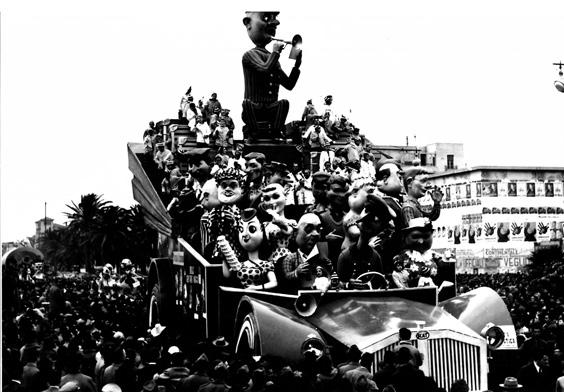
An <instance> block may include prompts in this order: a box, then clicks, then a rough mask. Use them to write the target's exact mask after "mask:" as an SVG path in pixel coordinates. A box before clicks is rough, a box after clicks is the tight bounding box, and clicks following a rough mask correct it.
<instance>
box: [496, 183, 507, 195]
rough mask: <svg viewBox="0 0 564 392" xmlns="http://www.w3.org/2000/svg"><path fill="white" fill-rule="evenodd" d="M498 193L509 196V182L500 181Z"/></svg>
mask: <svg viewBox="0 0 564 392" xmlns="http://www.w3.org/2000/svg"><path fill="white" fill-rule="evenodd" d="M497 193H498V196H499V197H507V183H506V182H500V183H498V184H497Z"/></svg>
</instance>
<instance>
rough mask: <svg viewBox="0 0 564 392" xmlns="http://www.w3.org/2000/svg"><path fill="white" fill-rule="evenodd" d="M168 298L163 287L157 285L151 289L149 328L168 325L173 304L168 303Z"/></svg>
mask: <svg viewBox="0 0 564 392" xmlns="http://www.w3.org/2000/svg"><path fill="white" fill-rule="evenodd" d="M168 302H169V300H168V296H167V295H166V294H164V293H163V290H162V288H161V285H160V284H159V283H155V284H154V285H153V288H152V289H151V293H150V296H149V304H148V309H147V310H148V312H147V313H148V318H149V327H150V328H152V327H154V326H155V325H156V324H157V323H159V324H161V325H167V324H168V317H169V314H170V307H171V304H169V303H168Z"/></svg>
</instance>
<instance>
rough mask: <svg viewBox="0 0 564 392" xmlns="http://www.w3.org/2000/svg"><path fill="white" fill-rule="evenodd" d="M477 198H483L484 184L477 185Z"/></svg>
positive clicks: (478, 183)
mask: <svg viewBox="0 0 564 392" xmlns="http://www.w3.org/2000/svg"><path fill="white" fill-rule="evenodd" d="M476 197H482V183H481V182H477V183H476Z"/></svg>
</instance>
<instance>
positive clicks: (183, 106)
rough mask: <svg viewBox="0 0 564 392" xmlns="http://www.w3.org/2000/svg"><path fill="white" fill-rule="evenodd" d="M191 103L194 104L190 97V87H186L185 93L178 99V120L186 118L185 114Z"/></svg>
mask: <svg viewBox="0 0 564 392" xmlns="http://www.w3.org/2000/svg"><path fill="white" fill-rule="evenodd" d="M191 102H194V97H192V86H190V87H188V90H186V93H185V94H184V95H183V96H182V98H180V109H179V110H178V113H179V118H187V117H188V116H187V112H188V109H189V105H190V103H191Z"/></svg>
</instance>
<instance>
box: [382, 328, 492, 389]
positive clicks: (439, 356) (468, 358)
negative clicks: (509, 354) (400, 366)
mask: <svg viewBox="0 0 564 392" xmlns="http://www.w3.org/2000/svg"><path fill="white" fill-rule="evenodd" d="M411 343H412V344H413V345H414V346H415V347H417V348H418V349H419V351H421V353H422V354H423V366H422V367H421V368H422V369H426V371H425V373H426V374H427V375H429V376H431V377H433V379H434V380H435V381H436V382H437V384H438V386H439V387H440V388H445V389H446V390H447V391H448V390H450V386H451V385H452V383H453V382H454V381H456V380H458V379H464V380H466V382H467V383H468V386H469V387H470V390H471V391H479V390H480V389H481V381H482V380H481V376H480V347H479V346H474V345H472V344H468V343H464V342H460V341H457V340H454V339H449V338H439V339H429V340H426V341H425V343H422V344H419V341H417V340H412V341H411ZM396 346H397V343H394V344H391V345H389V346H388V347H386V348H384V349H381V350H378V351H377V352H375V353H374V364H378V363H380V362H382V361H383V359H384V353H385V352H386V351H388V350H393V349H394V348H395V347H396ZM378 387H380V388H382V387H384V386H383V385H378Z"/></svg>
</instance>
